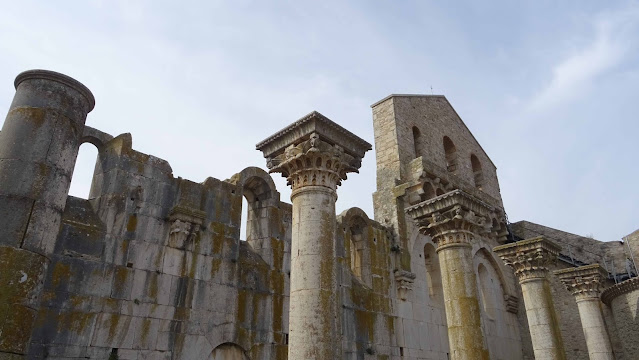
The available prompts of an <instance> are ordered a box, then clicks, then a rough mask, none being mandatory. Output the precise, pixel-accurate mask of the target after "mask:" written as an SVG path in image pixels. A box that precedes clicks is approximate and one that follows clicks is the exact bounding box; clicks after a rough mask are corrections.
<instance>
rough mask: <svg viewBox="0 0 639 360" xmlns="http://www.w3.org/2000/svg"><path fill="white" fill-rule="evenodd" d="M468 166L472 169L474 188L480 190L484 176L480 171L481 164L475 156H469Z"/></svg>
mask: <svg viewBox="0 0 639 360" xmlns="http://www.w3.org/2000/svg"><path fill="white" fill-rule="evenodd" d="M470 165H471V166H472V168H473V179H474V181H475V187H477V188H479V189H480V190H481V188H482V186H483V185H484V174H483V172H482V170H481V162H479V159H478V158H477V156H475V154H472V155H470Z"/></svg>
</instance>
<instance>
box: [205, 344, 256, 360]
mask: <svg viewBox="0 0 639 360" xmlns="http://www.w3.org/2000/svg"><path fill="white" fill-rule="evenodd" d="M211 360H250V358H249V357H248V355H247V354H246V351H245V350H244V349H243V348H242V347H241V346H240V345H237V344H235V343H230V342H227V343H223V344H220V345H218V346H217V347H216V348H215V349H213V351H212V352H211Z"/></svg>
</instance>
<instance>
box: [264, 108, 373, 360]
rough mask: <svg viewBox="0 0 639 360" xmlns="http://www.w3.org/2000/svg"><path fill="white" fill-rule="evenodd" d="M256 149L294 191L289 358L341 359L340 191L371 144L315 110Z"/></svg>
mask: <svg viewBox="0 0 639 360" xmlns="http://www.w3.org/2000/svg"><path fill="white" fill-rule="evenodd" d="M257 148H258V150H262V151H263V152H264V155H265V157H267V159H268V160H267V165H268V167H269V169H270V171H271V172H279V173H282V175H283V176H285V177H286V178H287V180H288V183H289V185H290V186H291V187H292V189H293V192H292V194H291V201H292V203H293V223H292V234H291V235H292V244H291V293H290V309H289V345H288V358H289V359H322V360H327V359H331V360H332V359H341V358H342V351H341V328H340V319H339V316H340V314H341V306H340V305H341V304H340V301H341V299H340V298H339V293H338V291H337V263H336V251H335V250H336V249H335V227H336V216H335V201H336V200H337V192H336V189H337V186H338V185H339V184H340V183H341V181H342V180H344V179H346V174H347V173H348V172H356V171H357V169H358V168H359V166H360V164H361V159H362V157H363V156H364V152H365V151H367V150H369V149H370V144H368V143H366V142H365V141H363V140H361V139H359V138H358V137H356V136H355V135H353V134H351V133H350V132H348V131H347V130H345V129H343V128H341V127H340V126H339V125H337V124H335V123H334V122H332V121H330V120H329V119H327V118H325V117H324V116H322V115H321V114H319V113H317V112H313V113H311V114H309V115H307V116H306V117H304V118H302V119H300V120H299V121H297V122H295V123H294V124H293V125H291V126H289V127H287V128H286V129H284V130H282V131H280V132H279V133H277V134H275V135H273V136H272V137H270V138H269V139H267V140H265V141H263V142H262V143H260V144H258V145H257Z"/></svg>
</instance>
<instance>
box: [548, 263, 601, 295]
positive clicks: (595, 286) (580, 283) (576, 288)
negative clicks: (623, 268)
mask: <svg viewBox="0 0 639 360" xmlns="http://www.w3.org/2000/svg"><path fill="white" fill-rule="evenodd" d="M555 275H556V276H557V277H558V278H559V280H561V282H562V283H563V284H564V286H566V290H568V291H570V293H571V294H573V295H574V296H575V297H576V298H577V301H580V300H586V299H599V292H600V291H601V288H602V282H603V280H604V279H606V278H607V277H608V272H606V271H605V270H604V269H603V268H602V267H601V266H600V265H599V264H593V265H586V266H580V267H576V268H568V269H562V270H557V271H555Z"/></svg>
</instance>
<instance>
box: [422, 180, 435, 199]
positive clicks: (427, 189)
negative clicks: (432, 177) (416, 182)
mask: <svg viewBox="0 0 639 360" xmlns="http://www.w3.org/2000/svg"><path fill="white" fill-rule="evenodd" d="M423 189H424V200H428V199H432V198H434V197H435V196H436V195H435V188H434V187H433V185H432V184H431V183H430V182H425V183H424V187H423Z"/></svg>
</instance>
